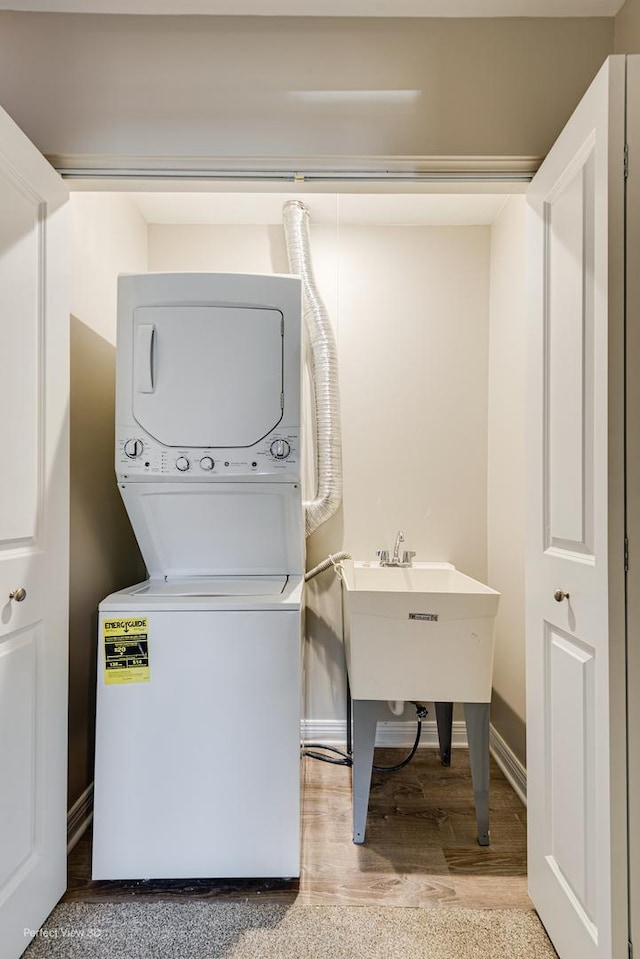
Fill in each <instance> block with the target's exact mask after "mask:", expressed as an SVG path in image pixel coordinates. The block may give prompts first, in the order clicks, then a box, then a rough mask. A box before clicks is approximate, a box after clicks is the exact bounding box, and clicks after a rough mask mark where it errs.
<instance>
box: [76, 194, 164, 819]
mask: <svg viewBox="0 0 640 959" xmlns="http://www.w3.org/2000/svg"><path fill="white" fill-rule="evenodd" d="M71 207H72V223H73V249H72V272H73V285H72V304H71V306H72V316H71V558H70V651H69V805H70V806H71V805H72V804H73V803H74V802H75V800H76V799H77V798H78V797H79V796H80V795H81V794H82V792H83V791H84V790H85V789H86V787H87V786H88V785H89V783H90V782H91V781H92V779H93V740H94V704H95V669H96V665H95V664H96V636H97V612H96V611H97V605H98V603H99V602H100V600H101V599H103V597H104V596H105V595H107V593H109V592H111V591H112V590H114V589H118V588H120V587H122V586H126V585H127V584H128V583H133V582H136V581H138V580H140V579H144V578H145V570H144V565H143V564H142V560H141V558H140V554H139V552H138V548H137V546H136V542H135V539H134V537H133V535H132V533H131V528H130V526H129V522H128V520H127V518H126V515H125V512H124V508H123V506H122V503H121V500H120V496H119V495H118V491H117V489H116V483H115V473H114V465H113V457H114V454H113V450H114V387H115V346H114V344H115V332H116V276H117V274H118V272H120V271H129V272H135V271H145V270H146V267H147V257H146V254H147V232H146V224H145V223H144V221H143V219H142V217H141V216H140V214H139V213H138V211H137V210H136V209H135V207H134V206H133V204H132V203H131V202H130V201H129V200H128V199H127V198H126V197H125V196H118V195H115V196H108V195H102V196H99V195H96V194H74V195H73V197H72V204H71Z"/></svg>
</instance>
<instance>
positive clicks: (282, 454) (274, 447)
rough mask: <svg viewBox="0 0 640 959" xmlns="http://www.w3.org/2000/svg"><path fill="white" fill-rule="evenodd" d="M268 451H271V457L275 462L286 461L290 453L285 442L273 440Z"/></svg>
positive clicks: (289, 448)
mask: <svg viewBox="0 0 640 959" xmlns="http://www.w3.org/2000/svg"><path fill="white" fill-rule="evenodd" d="M269 449H270V450H271V455H272V456H273V458H274V459H276V460H286V458H287V456H288V455H289V453H290V452H291V447H290V446H289V444H288V443H287V441H286V440H274V441H273V443H272V444H271V446H270V447H269Z"/></svg>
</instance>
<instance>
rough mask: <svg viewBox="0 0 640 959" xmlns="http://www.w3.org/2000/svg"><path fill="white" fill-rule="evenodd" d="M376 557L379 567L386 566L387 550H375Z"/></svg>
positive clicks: (387, 560)
mask: <svg viewBox="0 0 640 959" xmlns="http://www.w3.org/2000/svg"><path fill="white" fill-rule="evenodd" d="M376 556H377V557H378V559H379V560H380V565H381V566H386V565H387V563H388V562H389V550H388V549H377V550H376Z"/></svg>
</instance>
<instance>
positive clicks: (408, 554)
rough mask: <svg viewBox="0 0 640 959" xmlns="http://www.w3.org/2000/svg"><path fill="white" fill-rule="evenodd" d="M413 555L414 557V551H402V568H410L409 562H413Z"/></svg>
mask: <svg viewBox="0 0 640 959" xmlns="http://www.w3.org/2000/svg"><path fill="white" fill-rule="evenodd" d="M415 555H416V551H415V549H405V550H403V551H402V565H403V566H411V561H412V560H413V557H414V556H415Z"/></svg>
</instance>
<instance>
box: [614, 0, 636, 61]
mask: <svg viewBox="0 0 640 959" xmlns="http://www.w3.org/2000/svg"><path fill="white" fill-rule="evenodd" d="M614 45H615V52H616V53H640V0H625V3H624V4H623V5H622V8H621V9H620V12H619V13H618V15H617V17H616V18H615V35H614Z"/></svg>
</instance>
